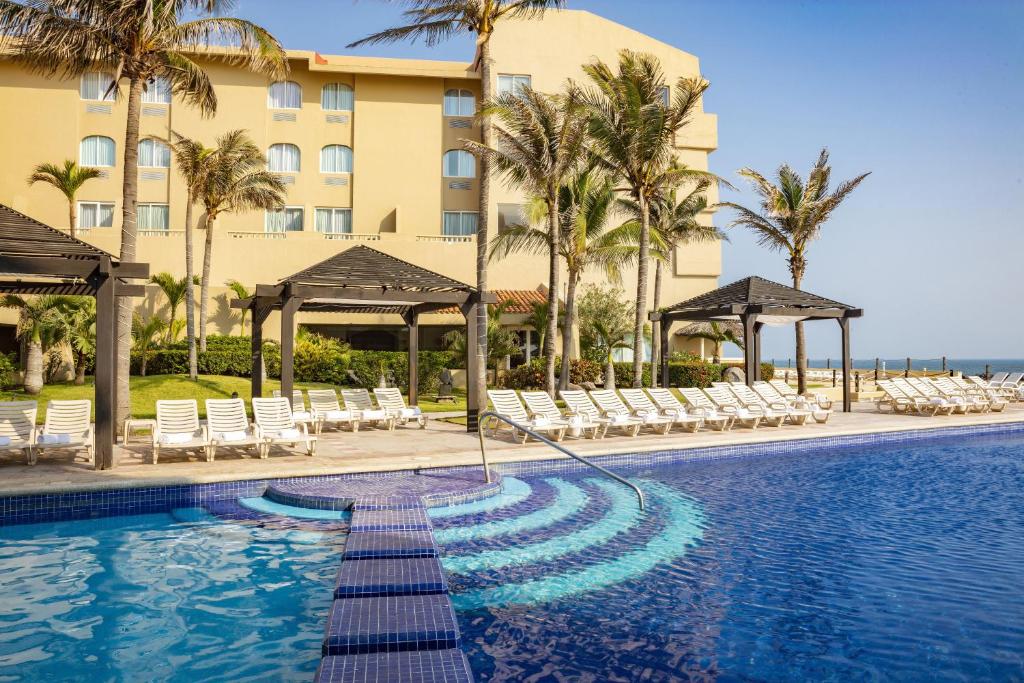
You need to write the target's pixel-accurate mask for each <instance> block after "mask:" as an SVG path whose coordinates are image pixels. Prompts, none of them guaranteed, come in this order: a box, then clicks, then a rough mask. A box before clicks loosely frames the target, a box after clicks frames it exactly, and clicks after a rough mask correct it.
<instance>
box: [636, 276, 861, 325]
mask: <svg viewBox="0 0 1024 683" xmlns="http://www.w3.org/2000/svg"><path fill="white" fill-rule="evenodd" d="M744 313H755V314H758V315H759V316H763V317H766V318H768V317H771V318H786V319H792V320H791V321H796V320H817V319H821V318H855V317H858V316H860V315H861V310H860V309H858V308H855V307H853V306H850V305H848V304H844V303H840V302H838V301H833V300H832V299H826V298H825V297H822V296H818V295H816V294H811V293H810V292H805V291H803V290H799V289H794V288H793V287H789V286H787V285H783V284H779V283H778V282H772V281H771V280H766V279H764V278H762V277H757V276H751V277H748V278H744V279H742V280H737V281H736V282H733V283H731V284H728V285H725V286H724V287H719V288H718V289H716V290H714V291H711V292H707V293H706V294H701V295H700V296H696V297H694V298H692V299H687V300H686V301H682V302H680V303H678V304H675V305H673V306H669V307H667V308H663V309H662V310H661V311H660V312H658V313H655V314H654V315H655V316H658V317H660V318H663V319H667V320H693V321H700V320H737V319H739V316H741V315H743V314H744Z"/></svg>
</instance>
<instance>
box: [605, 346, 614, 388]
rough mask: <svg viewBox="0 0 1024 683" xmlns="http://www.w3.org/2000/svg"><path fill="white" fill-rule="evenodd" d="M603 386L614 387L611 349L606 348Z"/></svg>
mask: <svg viewBox="0 0 1024 683" xmlns="http://www.w3.org/2000/svg"><path fill="white" fill-rule="evenodd" d="M604 388H605V389H614V388H615V361H614V360H613V359H612V350H611V349H608V359H607V360H606V361H605V363H604Z"/></svg>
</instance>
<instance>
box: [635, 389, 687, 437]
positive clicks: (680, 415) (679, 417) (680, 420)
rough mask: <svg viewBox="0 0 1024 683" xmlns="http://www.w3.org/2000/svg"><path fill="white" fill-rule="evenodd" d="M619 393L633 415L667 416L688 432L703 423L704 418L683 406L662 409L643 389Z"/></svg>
mask: <svg viewBox="0 0 1024 683" xmlns="http://www.w3.org/2000/svg"><path fill="white" fill-rule="evenodd" d="M619 394H621V395H622V400H623V401H625V402H626V405H627V406H629V409H630V410H632V411H633V414H634V415H637V416H640V415H650V414H652V413H653V414H655V415H661V416H663V417H667V418H668V419H669V420H671V421H672V424H677V425H680V426H681V427H682V428H683V429H685V430H686V431H688V432H696V431H697V430H699V429H700V428H701V426H702V425H703V424H704V420H703V419H701V418H699V417H696V416H695V415H690V414H688V413H687V412H686V409H685V408H683V409H682V410H681V411H680V410H663V409H662V408H660V407H659V406H657V405H655V403H654V402H653V401H652V400H651V397H650V396H648V395H647V392H645V391H644V390H643V389H620V390H619Z"/></svg>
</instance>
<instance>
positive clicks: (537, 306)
mask: <svg viewBox="0 0 1024 683" xmlns="http://www.w3.org/2000/svg"><path fill="white" fill-rule="evenodd" d="M544 250H545V251H547V237H546V236H545V237H544ZM562 315H564V314H562V313H559V322H561V316H562ZM548 319H549V318H548V302H547V301H535V302H533V305H532V306H531V307H530V312H529V313H528V314H527V316H526V320H525V321H523V322H524V323H525V325H526V326H527V327H529V328H530V329H531V330H533V332H534V333H535V334H536V335H537V348H538V349H543V348H544V338H545V336H546V335H547V333H548ZM541 353H542V354H543V351H541Z"/></svg>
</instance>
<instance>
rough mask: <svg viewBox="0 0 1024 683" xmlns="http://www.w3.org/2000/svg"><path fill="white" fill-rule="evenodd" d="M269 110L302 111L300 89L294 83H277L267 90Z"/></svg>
mask: <svg viewBox="0 0 1024 683" xmlns="http://www.w3.org/2000/svg"><path fill="white" fill-rule="evenodd" d="M267 107H269V108H270V109H302V87H301V86H300V85H299V84H298V83H296V82H295V81H278V82H276V83H271V84H270V87H269V88H267Z"/></svg>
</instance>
